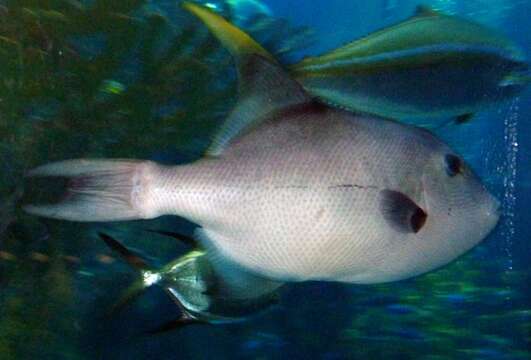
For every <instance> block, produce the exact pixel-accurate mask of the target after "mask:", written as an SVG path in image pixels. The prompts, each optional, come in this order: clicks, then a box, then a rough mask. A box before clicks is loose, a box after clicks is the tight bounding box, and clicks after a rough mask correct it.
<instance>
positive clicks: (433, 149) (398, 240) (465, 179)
mask: <svg viewBox="0 0 531 360" xmlns="http://www.w3.org/2000/svg"><path fill="white" fill-rule="evenodd" d="M185 7H186V8H187V9H188V10H189V11H191V12H192V13H194V14H195V15H196V16H198V17H209V16H217V15H215V14H213V13H212V12H210V11H208V10H207V9H204V8H201V7H199V6H197V5H193V4H190V3H186V4H185ZM203 21H204V19H203ZM205 23H207V25H208V23H209V22H208V21H205ZM210 28H211V30H213V32H214V34H216V35H219V33H218V32H217V29H216V28H215V27H210ZM222 35H223V34H221V36H222ZM248 40H249V39H247V40H246V39H242V41H241V42H239V43H236V44H234V46H233V47H232V48H229V50H230V51H231V52H232V53H233V55H234V57H235V60H236V64H237V67H238V73H239V78H240V89H239V91H240V99H239V102H238V103H237V105H236V107H235V108H234V109H233V111H232V113H231V114H230V115H229V117H228V119H227V120H226V123H225V124H224V125H223V126H222V128H221V131H220V132H219V133H218V134H217V135H216V136H215V137H214V140H213V143H212V145H211V147H210V148H209V149H208V151H207V156H205V157H204V158H203V159H200V160H198V161H196V162H194V163H191V164H185V165H180V166H162V165H159V164H156V163H154V162H150V161H141V160H84V159H80V160H67V161H62V162H57V163H52V164H48V165H44V166H41V167H38V168H36V169H34V170H33V171H31V172H30V174H29V175H31V176H52V177H54V176H62V177H69V178H71V181H70V187H69V188H68V191H67V196H66V198H65V199H64V201H63V202H60V203H58V204H49V205H29V206H27V207H26V210H27V211H29V212H30V213H33V214H36V215H40V216H46V217H52V218H58V219H67V220H74V221H115V220H131V219H151V218H155V217H158V216H161V215H165V214H172V215H178V216H182V217H184V218H187V219H189V220H190V221H193V222H195V223H196V224H198V225H199V226H200V230H198V231H197V233H196V235H197V238H198V239H199V241H200V242H201V244H202V246H203V247H204V248H205V249H206V250H207V255H208V256H209V261H211V262H212V265H213V267H214V268H215V269H216V271H218V272H219V273H222V274H224V276H225V277H226V278H229V279H230V281H232V282H233V283H234V284H238V281H239V278H240V277H244V274H245V273H246V272H250V273H252V274H255V275H256V276H261V277H263V278H267V279H272V280H276V281H282V282H287V281H305V280H326V281H341V282H348V283H377V282H385V281H394V280H400V279H404V278H408V277H411V276H415V275H418V274H422V273H424V272H426V271H429V270H432V269H435V268H437V267H439V266H442V265H444V264H446V263H448V262H449V261H451V260H453V259H455V258H456V257H457V256H459V255H461V254H463V253H464V252H466V251H467V250H469V249H470V248H472V247H473V246H474V245H476V244H477V243H478V242H480V241H481V240H482V239H484V238H485V237H486V236H487V235H488V234H489V232H490V231H491V230H492V229H493V228H494V226H495V225H496V223H497V221H498V218H499V214H498V208H499V203H498V201H497V200H496V199H495V198H494V197H493V196H491V195H490V194H489V192H488V191H487V190H486V189H485V188H484V187H483V185H482V184H481V183H480V181H479V180H478V178H477V177H476V176H475V175H474V174H473V173H472V171H471V170H470V169H469V167H468V166H467V165H466V164H465V163H464V161H463V160H462V159H461V157H459V156H458V155H457V154H456V153H455V152H453V151H452V150H451V149H450V148H449V147H448V146H447V145H445V144H444V143H442V142H441V141H440V140H438V139H437V138H436V137H435V136H434V135H432V134H431V133H430V132H428V131H426V130H422V129H419V128H416V127H412V126H409V125H405V124H400V123H397V122H393V121H388V120H383V119H378V118H372V117H364V116H359V115H355V114H352V113H349V112H346V111H342V110H338V109H335V108H332V107H329V106H326V105H324V104H321V103H319V102H316V101H314V100H313V99H312V98H311V97H310V96H308V94H307V93H306V92H305V91H304V90H303V89H302V88H301V86H300V85H299V84H298V83H297V82H295V81H294V80H292V79H291V78H290V77H289V76H288V75H287V73H286V72H285V71H284V70H283V69H282V68H281V67H279V66H278V65H277V64H276V63H275V62H274V61H271V60H269V59H267V58H266V57H265V56H263V55H262V54H260V53H259V52H258V53H256V52H255V51H254V49H253V48H247V47H246V44H248V43H252V39H251V40H250V41H251V42H249V41H248ZM246 289H248V288H246Z"/></svg>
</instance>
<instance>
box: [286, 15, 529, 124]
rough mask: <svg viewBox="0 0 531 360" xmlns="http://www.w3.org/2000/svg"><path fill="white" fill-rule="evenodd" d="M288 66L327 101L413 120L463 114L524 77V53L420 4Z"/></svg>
mask: <svg viewBox="0 0 531 360" xmlns="http://www.w3.org/2000/svg"><path fill="white" fill-rule="evenodd" d="M290 70H291V73H292V74H293V76H294V77H295V78H296V79H297V80H298V81H299V82H300V83H301V84H302V85H303V86H304V88H305V89H306V90H307V91H308V92H309V93H311V94H313V95H316V96H318V97H319V98H321V99H323V100H324V101H326V102H328V103H331V104H336V105H339V106H342V107H345V108H348V109H350V110H355V111H361V112H365V113H370V114H375V115H379V116H383V117H387V118H393V119H398V120H402V121H406V122H414V123H419V120H424V119H426V118H434V117H456V118H457V119H458V120H460V121H464V120H467V119H469V118H470V116H469V114H474V113H476V112H478V111H480V110H482V109H483V108H484V107H485V106H487V105H491V104H493V103H496V102H498V101H502V100H506V99H509V98H511V97H513V96H515V95H517V94H518V93H519V92H520V91H521V90H522V89H523V88H524V87H525V86H526V85H527V84H528V83H529V73H528V65H527V63H526V59H525V56H524V53H523V51H522V50H521V49H520V48H519V47H518V46H517V45H516V44H515V43H514V42H512V41H511V40H510V39H508V38H507V37H505V36H504V35H502V34H501V33H500V32H497V31H495V30H494V29H490V28H487V27H485V26H483V25H480V24H477V23H474V22H471V21H468V20H466V19H463V18H460V17H457V16H449V15H445V14H442V13H439V12H436V11H433V10H431V9H429V8H426V7H424V6H420V7H418V9H417V12H416V14H415V15H414V16H413V17H411V18H410V19H407V20H406V21H403V22H400V23H398V24H396V25H393V26H390V27H387V28H384V29H382V30H380V31H377V32H374V33H372V34H370V35H368V36H366V37H364V38H362V39H359V40H356V41H353V42H351V43H350V44H347V45H345V46H343V47H340V48H338V49H335V50H333V51H330V52H328V53H326V54H323V55H321V56H316V57H309V58H306V59H304V60H302V61H301V62H299V63H298V64H295V65H293V66H291V67H290Z"/></svg>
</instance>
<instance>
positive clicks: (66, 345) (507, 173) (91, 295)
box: [0, 0, 531, 359]
mask: <svg viewBox="0 0 531 360" xmlns="http://www.w3.org/2000/svg"><path fill="white" fill-rule="evenodd" d="M7 3H9V2H7V1H5V2H4V1H0V4H7ZM29 3H31V2H29ZM423 3H424V4H427V5H432V6H434V7H435V8H437V9H440V10H443V11H445V12H447V13H451V14H456V15H460V16H464V17H467V18H470V19H471V20H474V21H477V22H480V23H482V24H484V25H488V26H490V27H494V28H497V29H499V30H500V31H502V32H503V33H505V34H506V35H507V36H508V37H510V38H511V39H513V40H514V41H516V42H517V43H518V44H519V45H520V46H521V47H522V48H523V49H524V52H525V53H526V54H527V57H528V58H531V36H530V34H531V22H530V21H529V16H530V15H531V1H524V0H521V1H518V0H496V1H494V0H474V1H465V0H447V1H443V0H433V1H423ZM263 4H264V5H266V6H268V7H269V9H270V16H273V17H275V18H285V19H287V20H288V22H289V23H290V24H291V25H292V26H294V27H297V26H298V27H302V26H305V27H309V28H310V29H312V30H313V35H311V38H312V40H311V41H310V42H309V44H308V46H304V47H303V48H301V49H295V50H294V51H292V52H291V53H290V54H289V56H288V58H289V59H291V60H295V59H299V58H301V57H302V56H305V55H312V54H319V53H322V52H323V51H326V50H330V49H333V48H335V47H337V46H339V45H342V44H344V43H346V42H349V41H351V40H353V39H355V38H358V37H360V36H363V35H366V34H368V33H370V32H372V31H375V30H377V29H380V28H382V27H384V26H386V25H390V24H393V23H396V22H398V21H401V20H403V19H405V18H407V17H408V16H410V15H411V14H412V13H413V11H414V8H415V7H416V5H418V2H417V1H413V0H375V1H345V0H326V1H325V0H311V1H308V0H304V1H303V0H276V1H273V0H268V1H263ZM150 6H152V7H153V8H154V9H157V11H160V12H161V13H162V14H164V16H166V17H167V18H168V19H171V21H172V22H173V23H174V24H179V23H180V22H185V21H187V20H186V15H184V14H183V13H181V12H179V11H178V10H176V8H175V7H174V6H172V2H170V1H164V0H160V1H157V0H152V1H151V2H150ZM245 16H248V15H247V14H246V15H245ZM201 36H204V35H201ZM82 42H83V44H80V46H82V47H83V49H82V50H83V51H86V52H87V54H89V55H87V56H91V55H90V54H94V53H96V52H98V51H99V50H98V40H97V39H96V40H94V39H91V40H87V39H84V40H83V41H82ZM131 56H132V57H133V55H131ZM212 63H214V64H215V61H212V62H211V65H212ZM139 66H140V65H139V64H138V63H137V62H136V61H131V63H129V64H124V65H123V68H121V69H120V71H118V73H119V74H120V75H118V76H115V78H116V79H118V80H120V81H122V82H124V83H126V82H127V81H131V82H132V81H133V80H132V79H133V78H135V77H136V76H138V74H136V71H137V70H138V68H139ZM221 71H223V74H225V75H226V76H227V77H228V78H231V77H234V73H233V71H231V69H230V68H227V69H222V70H221ZM217 75H219V74H217ZM191 76H192V75H191ZM110 77H111V76H110ZM214 78H215V77H214V76H213V77H212V78H207V81H206V83H209V84H212V81H216V80H212V79H214ZM89 80H90V79H88V80H87V81H89ZM217 81H219V80H217ZM148 83H149V82H146V83H144V84H148ZM183 84H186V80H184V81H183ZM158 85H159V84H158V83H155V84H154V87H157V86H158ZM181 85H182V84H181ZM212 87H216V89H217V88H223V84H216V85H215V86H212ZM207 88H208V87H207ZM106 91H107V92H105V91H104V92H103V93H102V94H112V89H110V88H109V89H108V90H106ZM117 91H119V90H117ZM190 91H192V92H193V91H197V94H196V95H197V97H205V96H206V95H205V94H204V93H202V91H204V88H198V89H194V90H190ZM109 96H112V95H109ZM185 96H192V95H190V94H182V97H180V98H179V99H178V100H175V101H169V102H170V103H171V106H170V105H167V104H166V105H164V106H161V107H159V108H157V111H158V112H160V113H158V114H159V115H160V114H165V113H171V114H174V113H175V112H176V111H178V109H181V108H183V107H186V106H187V104H188V102H187V101H189V100H187V99H188V98H185ZM77 100H79V99H77ZM68 101H70V102H72V103H74V102H75V101H76V99H70V100H68ZM82 101H83V99H81V100H79V102H82ZM190 101H191V100H190ZM231 103H233V99H226V101H225V100H224V101H220V102H219V103H216V104H215V109H212V110H211V112H210V113H209V116H214V117H215V118H214V119H202V118H201V115H197V116H196V118H197V119H199V121H200V124H198V128H200V127H201V126H205V127H206V126H208V124H210V123H209V121H214V120H219V119H221V118H223V117H224V116H225V115H226V113H227V111H228V109H230V105H231ZM76 104H77V103H76ZM530 104H531V88H529V87H528V89H527V90H525V91H524V92H522V93H521V94H520V95H518V96H517V97H515V98H514V99H512V100H510V101H508V102H505V103H502V104H497V105H495V106H493V107H491V108H488V109H485V111H484V112H481V113H479V114H477V115H476V117H475V119H474V121H471V122H470V123H467V124H464V125H462V126H448V127H442V128H441V129H439V130H437V131H436V133H437V135H438V136H439V137H441V138H442V139H443V140H444V141H445V142H447V143H448V144H450V145H451V146H452V147H453V148H454V149H456V150H457V151H458V152H459V153H461V154H462V155H463V157H464V158H465V159H466V160H467V162H468V163H469V164H470V165H471V167H472V168H473V169H474V171H475V172H476V173H477V174H478V175H479V177H480V178H481V179H482V180H483V182H484V183H485V185H486V186H487V187H488V189H489V190H490V191H491V192H492V193H493V194H495V195H496V196H497V197H498V199H500V200H501V202H502V208H503V216H502V218H501V220H500V224H499V225H498V227H497V228H496V230H495V231H494V233H493V234H492V235H491V236H489V238H488V239H487V240H485V241H484V242H482V243H481V244H480V245H479V246H478V247H476V248H475V249H474V250H472V251H471V252H470V253H468V254H466V255H465V256H464V257H461V258H459V259H458V260H457V261H456V262H453V263H452V264H450V265H448V266H446V267H444V268H442V269H440V270H437V271H435V272H432V273H429V274H427V275H423V276H420V277H418V278H414V279H409V280H405V281H401V282H398V283H390V284H383V285H366V286H356V285H343V284H336V283H319V282H310V283H302V284H295V285H293V286H290V287H288V288H285V289H283V290H282V294H281V295H282V296H281V301H280V303H279V304H278V305H277V306H276V307H275V308H274V309H272V310H271V311H269V312H266V313H265V314H263V315H261V316H258V317H255V318H251V319H249V320H248V321H245V322H241V323H235V324H228V325H217V326H209V325H194V326H190V327H186V328H183V329H179V330H175V331H172V332H168V333H164V334H159V335H146V332H147V331H149V330H150V329H152V328H154V327H156V326H157V325H158V324H160V323H161V322H165V321H168V320H170V319H172V318H176V317H178V310H177V308H176V307H175V306H174V304H173V303H172V302H171V300H170V299H168V298H167V297H166V295H165V294H164V292H163V291H162V290H160V289H157V288H152V289H149V290H147V291H146V292H145V293H144V294H143V295H142V296H141V297H140V298H138V299H136V301H135V302H134V303H132V304H131V305H130V306H128V307H126V308H125V309H124V310H123V311H121V312H119V313H118V314H114V315H113V316H108V315H107V312H106V311H107V309H108V308H109V306H110V305H111V304H112V303H113V302H114V301H115V300H116V299H117V298H118V297H119V294H120V292H121V291H122V290H123V289H125V287H126V286H127V285H128V284H129V283H130V282H131V281H132V279H133V278H134V275H135V274H134V272H132V271H131V270H130V269H129V268H128V267H127V266H126V265H124V264H123V263H122V262H120V261H119V260H118V259H116V258H114V257H113V255H112V254H111V253H110V252H109V251H108V249H106V248H105V246H104V245H103V244H101V243H100V242H98V240H97V237H96V235H95V233H96V231H101V230H105V231H114V233H116V234H120V236H121V239H128V240H127V242H128V244H130V245H131V246H133V247H135V249H137V250H139V251H140V252H142V253H143V254H144V255H145V256H146V257H148V258H149V259H151V260H153V261H155V262H159V263H164V262H165V261H169V260H171V259H172V258H174V257H176V256H177V255H178V254H180V253H182V252H183V248H182V247H181V246H180V245H179V244H175V243H174V242H171V241H168V242H167V243H161V244H158V243H157V244H151V245H150V247H149V248H145V247H142V246H143V245H145V243H143V242H142V240H141V238H142V233H141V232H140V230H139V229H141V228H146V227H147V228H149V227H150V226H152V225H151V224H153V223H150V222H135V223H133V224H121V225H116V224H81V225H80V224H72V223H66V222H58V221H47V220H43V221H41V222H37V220H35V219H30V218H29V217H27V216H25V215H20V214H18V213H17V215H16V216H19V218H17V219H20V220H17V222H16V223H15V225H14V227H15V230H13V231H14V233H15V234H16V236H17V237H18V238H20V239H25V242H17V244H16V245H13V242H9V239H7V240H6V242H5V244H4V246H5V247H4V248H2V247H0V250H2V254H3V256H2V257H1V259H2V260H0V261H2V262H1V263H0V264H1V267H0V271H5V273H4V275H2V273H1V272H0V280H2V282H3V285H2V291H1V292H0V305H1V307H0V358H4V356H5V358H6V359H26V358H27V359H30V358H33V359H37V358H39V359H40V358H43V359H58V358H59V359H237V358H242V359H284V358H285V359H345V358H359V359H365V358H367V359H379V358H382V359H390V358H393V359H411V358H419V359H446V358H456V359H457V358H458V359H531V350H530V349H531V270H530V268H529V264H530V263H531V242H530V241H529V234H531V221H530V219H529V216H530V209H531V195H530V194H531V165H530V164H531V140H530V139H529V134H531V114H530V112H529V110H530V109H531V106H530ZM75 106H77V105H72V109H73V110H72V112H73V113H75V111H78V110H76V108H75ZM57 107H58V105H57V104H56V103H55V102H46V103H45V105H43V104H42V103H40V102H38V103H35V105H32V107H28V108H26V110H27V111H28V112H27V113H24V114H25V115H24V116H27V117H28V118H31V119H32V120H31V121H34V123H33V124H36V125H32V127H33V126H34V127H35V128H33V129H27V130H26V131H28V132H31V131H37V130H35V129H37V128H38V129H41V126H42V127H43V129H48V130H42V131H43V135H42V136H49V135H47V134H53V136H56V138H54V139H55V140H53V141H51V142H52V143H53V144H54V147H53V149H52V147H48V148H46V147H44V145H39V144H40V143H39V142H38V141H37V140H32V141H33V142H29V141H28V142H29V143H28V144H27V143H25V142H24V141H22V140H20V142H19V143H18V145H17V146H20V148H23V149H26V147H27V148H31V149H34V148H38V147H39V146H41V147H42V148H43V149H52V150H49V152H48V151H47V150H46V151H45V150H41V151H39V152H36V153H37V154H38V155H31V156H33V158H30V155H27V154H34V153H33V152H29V150H28V151H26V150H24V151H21V152H20V154H22V155H19V158H21V159H22V160H17V161H19V162H18V163H17V162H15V161H14V160H13V162H12V163H13V164H15V165H13V168H8V167H9V164H11V162H7V161H6V162H5V165H4V167H6V168H8V169H7V170H6V172H7V171H13V173H17V171H18V173H20V172H21V169H23V168H25V167H26V165H21V164H23V163H24V161H26V160H27V161H28V162H29V163H31V166H34V165H35V164H36V163H42V162H46V161H50V160H56V159H62V158H66V157H75V156H77V155H78V154H80V153H81V151H82V150H81V148H82V149H84V150H86V149H89V150H87V151H88V152H89V153H90V154H92V156H94V157H97V156H101V157H110V156H111V155H112V156H113V157H135V155H138V154H141V155H144V156H146V157H150V158H152V159H154V160H161V161H166V162H170V163H179V162H184V161H186V160H188V159H192V158H194V157H196V156H197V155H196V154H197V152H198V150H197V149H198V148H202V147H204V146H205V136H196V135H195V134H194V129H190V128H187V127H185V126H183V125H178V126H177V130H175V129H173V128H172V126H171V125H166V123H164V122H163V121H162V120H161V123H157V125H156V126H159V125H160V126H161V127H166V126H167V129H166V128H165V129H166V130H164V131H165V132H164V134H165V135H164V136H166V137H164V138H161V139H160V142H163V140H164V141H166V140H167V139H175V143H176V144H178V145H179V146H178V145H175V146H173V145H166V146H160V144H159V143H158V142H157V141H158V140H157V139H151V140H150V141H151V142H146V143H145V144H144V143H142V142H139V143H138V144H137V143H136V141H137V140H136V139H137V138H136V137H134V136H133V135H128V134H130V133H131V132H132V131H135V134H137V135H138V134H144V136H146V137H147V138H149V137H150V132H149V131H150V126H155V125H153V124H149V123H140V122H138V124H139V125H138V126H137V127H135V128H134V129H129V128H128V127H127V126H125V125H124V124H126V123H125V122H123V121H122V119H123V118H124V117H123V116H121V115H119V114H118V115H116V117H115V118H110V119H109V120H108V121H107V122H106V123H105V124H103V125H94V126H93V127H91V125H90V124H89V123H87V125H83V127H81V128H76V126H75V125H71V124H70V125H69V126H70V127H68V126H66V127H64V128H59V129H58V130H57V129H54V130H53V131H56V130H57V131H58V132H57V133H56V132H51V130H49V127H47V126H48V125H42V124H53V121H54V120H53V118H54V116H58V115H57V114H58V112H59V110H58V109H57ZM28 109H29V110H28ZM176 109H177V110H176ZM198 109H199V110H198ZM198 109H195V110H194V111H196V112H197V113H198V114H200V113H201V106H199V107H198ZM140 110H141V109H140ZM140 110H139V111H140ZM103 111H110V110H109V109H107V108H104V109H103ZM147 114H150V113H149V111H148V112H147ZM212 114H214V115H212ZM129 115H130V114H126V116H125V117H127V116H129ZM95 116H96V115H95ZM142 116H144V115H142ZM159 117H162V118H163V117H164V116H163V115H160V116H159ZM138 118H142V117H141V116H139V117H138ZM138 118H135V119H138ZM39 124H41V125H39ZM205 124H206V125H205ZM50 128H53V126H51V127H50ZM39 131H40V130H39ZM45 131H50V132H45ZM105 131H108V132H107V133H106V134H107V135H106V136H108V138H105V139H104V140H101V139H99V140H101V142H98V143H97V144H96V143H94V144H93V146H92V147H91V145H90V141H91V140H90V139H91V136H94V134H100V135H101V134H103V133H104V132H105ZM201 131H202V130H200V132H201ZM24 134H25V133H23V134H19V136H21V139H22V138H24V136H26V135H24ZM200 135H204V134H200ZM66 137H68V138H73V137H74V138H78V139H79V142H78V143H82V144H84V145H82V146H81V147H78V146H74V145H72V144H71V143H69V142H67V141H66V140H65V139H66ZM179 137H180V138H179ZM36 138H37V139H40V138H38V137H36ZM32 139H34V138H32ZM117 139H119V140H117ZM183 139H186V140H183ZM190 139H191V140H190ZM99 140H98V141H99ZM167 143H168V142H166V144H167ZM16 144H17V143H16ZM33 144H36V145H33ZM153 144H155V145H156V146H154V145H153ZM2 148H3V149H4V148H5V149H7V147H6V146H3V147H2ZM131 148H134V149H135V151H137V153H136V154H131V153H130V152H129V149H131ZM177 148H178V150H177ZM183 149H184V150H183ZM2 151H5V154H2V158H3V157H5V158H6V159H7V158H9V159H10V161H11V159H14V158H15V157H16V156H15V155H14V154H18V153H17V152H16V151H14V150H12V149H10V150H2ZM25 151H26V152H25ZM141 155H140V156H141ZM25 156H26V157H25ZM12 169H15V170H12ZM13 178H16V176H13ZM9 179H10V180H9V181H8V182H10V183H16V180H12V179H11V177H10V178H9ZM155 224H156V225H157V226H166V227H176V226H177V227H180V228H181V229H185V230H186V229H189V227H190V224H187V223H184V222H181V221H180V220H176V219H173V218H170V217H167V218H163V219H159V220H157V222H156V223H155ZM54 244H60V245H54ZM7 253H9V254H25V255H17V257H18V260H13V259H11V258H9V256H8V255H6V254H7ZM36 254H37V255H36ZM38 254H46V258H43V259H41V260H42V261H41V260H39V256H38ZM65 256H67V257H68V256H72V257H74V258H75V259H74V260H72V261H70V260H68V259H69V258H65ZM59 258H60V259H67V260H62V262H59V261H55V262H54V261H51V260H50V259H59ZM24 259H25V260H24ZM23 260H24V261H23ZM17 261H18V262H17ZM17 264H19V265H17ZM57 264H59V265H57ZM53 284H61V286H56V287H54V286H53ZM2 319H3V320H2ZM21 319H23V320H21Z"/></svg>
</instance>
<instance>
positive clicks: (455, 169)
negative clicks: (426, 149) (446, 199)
mask: <svg viewBox="0 0 531 360" xmlns="http://www.w3.org/2000/svg"><path fill="white" fill-rule="evenodd" d="M444 164H445V169H446V173H447V174H448V176H450V177H454V176H456V175H457V174H461V173H462V172H463V162H462V161H461V159H460V158H459V157H457V156H455V155H453V154H446V155H445V156H444Z"/></svg>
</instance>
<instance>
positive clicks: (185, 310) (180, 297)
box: [99, 233, 281, 333]
mask: <svg viewBox="0 0 531 360" xmlns="http://www.w3.org/2000/svg"><path fill="white" fill-rule="evenodd" d="M162 235H167V234H165V233H162ZM99 236H100V238H101V239H102V240H103V241H104V242H105V243H106V244H107V245H108V246H109V247H110V248H111V249H112V250H114V251H115V252H116V253H118V254H119V255H120V256H121V257H122V258H123V259H124V260H125V261H126V262H127V263H128V264H129V265H131V267H133V268H135V269H137V270H138V271H139V272H140V276H139V279H138V280H137V281H136V282H134V283H133V284H132V285H131V286H130V287H129V288H128V289H127V290H126V291H125V293H124V295H123V296H122V298H121V299H120V300H119V301H118V302H117V303H116V304H115V305H114V306H113V307H112V310H111V312H115V311H117V310H119V309H120V308H122V307H123V306H124V305H126V304H127V303H129V302H130V301H131V300H132V299H134V298H135V297H137V296H138V295H140V294H141V293H142V292H143V291H144V290H145V289H146V288H148V287H150V286H153V285H158V286H161V287H162V288H163V289H164V291H165V292H166V294H168V296H169V297H170V298H171V299H172V300H173V302H174V303H175V304H176V305H177V306H178V308H179V310H180V312H181V315H180V317H179V318H177V319H175V320H172V321H170V322H168V323H166V324H164V325H162V326H160V327H159V328H157V329H156V330H153V331H151V332H152V333H159V332H163V331H168V330H172V329H175V328H179V327H182V326H186V325H190V324H201V323H203V324H219V323H228V322H236V321H242V320H245V319H247V318H249V317H252V316H255V315H257V314H260V313H262V312H263V311H266V310H268V309H270V308H271V307H272V306H273V305H274V304H276V303H277V302H278V292H277V289H278V287H279V286H280V285H281V284H279V283H274V284H273V283H272V282H270V281H267V280H262V279H260V278H258V277H252V278H251V277H250V276H249V277H247V280H248V284H250V286H252V287H253V289H252V290H251V289H250V290H249V291H247V295H246V296H241V297H240V296H237V295H236V294H235V293H233V292H232V289H231V288H230V287H229V286H227V283H226V282H225V281H224V279H223V277H222V276H220V275H219V274H216V272H215V270H214V268H213V267H212V266H211V265H210V263H209V261H208V260H207V257H206V256H205V252H204V251H200V250H192V251H190V252H188V253H187V254H185V255H183V256H181V257H179V258H177V259H175V260H173V261H171V262H169V263H168V264H166V265H164V266H163V267H162V268H160V269H153V268H152V267H151V266H149V265H148V263H147V262H146V260H144V259H143V258H141V257H140V256H139V255H137V254H135V253H133V252H132V251H130V250H129V249H127V248H126V247H125V246H123V245H122V244H120V243H119V242H118V241H116V240H115V239H113V238H112V237H111V236H109V235H106V234H102V233H100V234H99ZM172 236H173V235H172ZM173 237H176V238H178V239H179V240H180V236H173ZM184 240H185V243H188V241H187V240H188V239H187V238H186V237H184ZM240 280H241V279H240ZM238 286H239V287H240V288H241V287H242V286H244V285H243V284H242V283H240V284H239V285H238ZM261 286H264V287H262V288H261ZM266 287H267V289H266ZM256 289H261V292H260V294H259V295H257V296H253V295H252V294H257V292H256ZM264 289H265V290H264Z"/></svg>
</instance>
